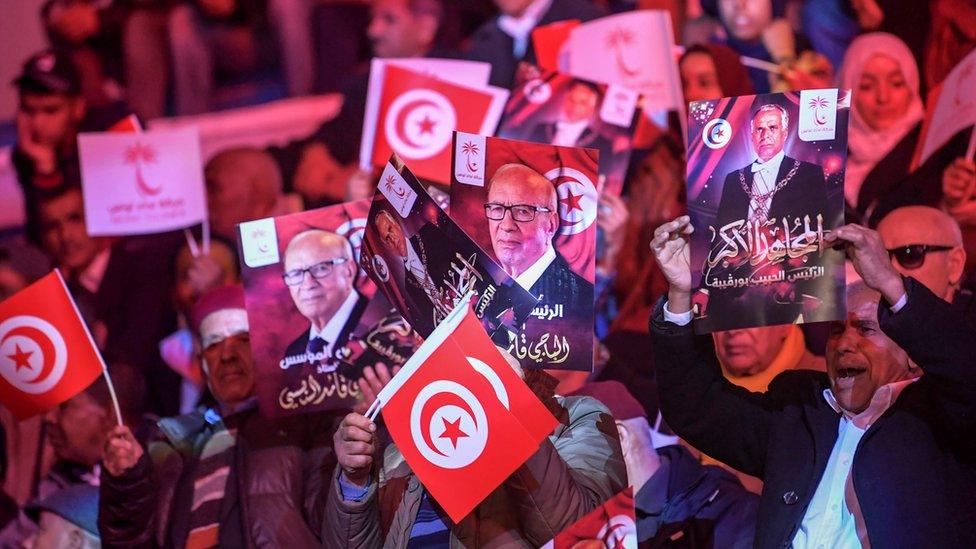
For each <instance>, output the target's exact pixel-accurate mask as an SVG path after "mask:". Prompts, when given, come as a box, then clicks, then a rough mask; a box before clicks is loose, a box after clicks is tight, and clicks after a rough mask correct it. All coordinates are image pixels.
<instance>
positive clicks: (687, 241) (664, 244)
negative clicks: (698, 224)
mask: <svg viewBox="0 0 976 549" xmlns="http://www.w3.org/2000/svg"><path fill="white" fill-rule="evenodd" d="M694 231H695V228H694V227H692V225H691V218H690V217H688V216H687V215H683V216H681V217H679V218H677V219H675V220H674V221H669V222H668V223H665V224H664V225H661V226H660V227H658V228H657V229H654V238H653V239H651V253H653V254H654V261H655V262H656V263H657V265H658V267H659V268H660V269H661V272H662V273H663V274H664V278H665V280H667V281H668V310H670V311H671V312H673V313H684V312H687V311H689V310H690V309H691V233H693V232H694Z"/></svg>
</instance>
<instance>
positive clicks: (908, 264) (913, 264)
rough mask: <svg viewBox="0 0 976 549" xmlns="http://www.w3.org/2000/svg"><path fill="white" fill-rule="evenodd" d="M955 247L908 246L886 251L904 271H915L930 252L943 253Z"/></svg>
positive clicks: (923, 262)
mask: <svg viewBox="0 0 976 549" xmlns="http://www.w3.org/2000/svg"><path fill="white" fill-rule="evenodd" d="M954 247H955V246H935V245H931V246H930V245H928V244H909V245H907V246H899V247H898V248H892V249H890V250H888V255H889V256H890V257H894V258H895V260H896V261H897V262H898V264H899V265H901V266H902V267H904V268H906V269H910V270H911V269H917V268H919V267H921V266H922V265H924V264H925V256H926V255H928V254H930V253H932V252H945V251H949V250H951V249H953V248H954Z"/></svg>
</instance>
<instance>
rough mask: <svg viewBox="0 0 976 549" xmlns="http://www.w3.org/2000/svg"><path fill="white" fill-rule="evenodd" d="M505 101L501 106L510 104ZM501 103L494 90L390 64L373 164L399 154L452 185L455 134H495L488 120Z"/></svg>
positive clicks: (422, 173)
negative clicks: (452, 146) (452, 156)
mask: <svg viewBox="0 0 976 549" xmlns="http://www.w3.org/2000/svg"><path fill="white" fill-rule="evenodd" d="M505 98H507V94H505V97H504V98H501V102H500V104H499V106H500V105H503V104H504V99H505ZM496 103H498V98H496V96H495V94H493V93H492V92H491V91H490V90H488V89H485V90H479V89H475V88H472V87H468V86H462V85H459V84H454V83H451V82H447V81H444V80H440V79H437V78H435V77H432V76H427V75H424V74H421V73H418V72H414V71H411V70H408V69H404V68H401V67H397V66H395V65H388V66H387V67H386V68H385V69H384V73H383V91H382V94H381V98H380V108H379V116H378V117H377V125H376V138H375V139H376V142H375V144H374V146H373V156H372V164H373V165H374V166H382V165H384V164H385V163H386V161H387V160H388V159H389V158H390V154H392V153H394V152H395V153H397V154H398V155H399V156H400V158H402V159H403V161H404V162H405V163H406V164H407V166H409V167H410V171H412V172H413V173H415V174H416V175H417V177H420V178H423V179H427V180H430V181H437V182H440V183H449V182H450V169H451V142H452V138H453V135H454V134H453V132H454V130H460V131H466V132H472V133H484V131H485V130H486V126H491V128H490V129H487V131H488V132H491V131H494V124H497V122H498V120H497V116H500V110H498V112H497V113H495V114H494V118H495V119H494V123H487V124H486V122H491V121H490V120H488V118H489V116H490V115H492V113H493V109H492V107H493V105H494V104H496Z"/></svg>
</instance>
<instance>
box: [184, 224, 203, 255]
mask: <svg viewBox="0 0 976 549" xmlns="http://www.w3.org/2000/svg"><path fill="white" fill-rule="evenodd" d="M183 238H185V239H186V245H187V246H189V248H190V255H192V256H193V257H198V256H199V255H200V247H199V246H197V240H196V239H195V238H193V233H191V232H190V229H183Z"/></svg>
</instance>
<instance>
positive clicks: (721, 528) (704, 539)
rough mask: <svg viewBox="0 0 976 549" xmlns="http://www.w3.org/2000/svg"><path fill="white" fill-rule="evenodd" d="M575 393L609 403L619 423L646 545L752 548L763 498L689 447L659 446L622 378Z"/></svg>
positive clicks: (639, 532) (639, 536)
mask: <svg viewBox="0 0 976 549" xmlns="http://www.w3.org/2000/svg"><path fill="white" fill-rule="evenodd" d="M573 394H574V395H589V396H592V397H594V398H596V399H597V400H599V401H600V402H602V403H604V404H606V406H607V408H609V409H610V413H611V414H613V418H614V420H615V422H616V424H617V434H618V435H619V436H620V449H621V450H623V453H624V463H625V464H626V465H627V479H628V481H629V482H630V485H631V486H633V487H634V506H635V510H636V513H637V539H638V540H639V541H640V545H641V547H708V548H711V547H718V548H724V547H735V548H741V549H746V548H748V547H752V536H753V533H754V532H755V530H756V510H757V509H758V507H759V496H757V495H755V494H753V493H751V492H749V491H747V490H746V489H745V488H743V487H742V484H741V483H740V482H739V481H738V480H737V479H736V478H735V476H734V475H733V474H731V473H729V472H728V471H726V470H724V469H722V468H721V467H718V466H715V465H702V464H701V463H700V462H699V461H698V460H697V459H695V457H694V456H693V455H692V454H691V452H689V451H688V450H687V449H686V448H685V447H684V446H681V445H680V444H669V445H667V446H662V447H660V448H658V447H655V444H654V443H655V439H660V438H661V437H659V436H655V435H656V433H654V432H653V431H652V429H651V425H650V423H648V421H647V415H646V412H645V411H644V408H643V407H642V406H641V404H640V403H639V402H637V399H635V398H634V397H633V395H631V393H630V391H628V390H627V388H626V387H625V386H624V385H623V384H622V383H620V382H619V381H596V382H591V383H587V384H586V385H584V386H583V388H582V389H580V390H578V391H576V392H575V393H573Z"/></svg>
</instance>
